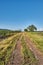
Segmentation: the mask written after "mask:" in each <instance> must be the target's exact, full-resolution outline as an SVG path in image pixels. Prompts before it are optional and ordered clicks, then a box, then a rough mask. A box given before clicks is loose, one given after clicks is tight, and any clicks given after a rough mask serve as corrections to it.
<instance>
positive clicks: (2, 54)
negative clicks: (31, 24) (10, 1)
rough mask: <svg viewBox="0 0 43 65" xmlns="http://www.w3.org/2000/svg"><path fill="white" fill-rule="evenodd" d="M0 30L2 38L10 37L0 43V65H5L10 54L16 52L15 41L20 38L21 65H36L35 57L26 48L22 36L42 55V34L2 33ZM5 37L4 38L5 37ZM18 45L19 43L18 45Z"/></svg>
mask: <svg viewBox="0 0 43 65" xmlns="http://www.w3.org/2000/svg"><path fill="white" fill-rule="evenodd" d="M2 31H3V30H1V32H0V35H2V36H4V35H3V34H6V35H10V36H8V37H7V38H5V39H3V40H1V41H0V65H6V64H7V63H8V62H9V60H10V58H11V57H12V56H11V55H12V52H13V51H15V50H16V46H17V44H16V41H18V40H19V39H20V38H21V36H22V38H21V46H22V49H21V52H22V56H23V63H22V65H36V64H37V62H38V60H37V59H36V58H35V55H34V54H33V52H32V51H31V50H30V48H29V47H28V46H27V43H26V42H25V37H24V36H23V34H24V35H25V34H26V35H27V36H28V38H29V39H30V41H32V43H33V44H35V46H36V48H38V49H39V50H40V51H41V52H42V53H43V32H20V33H16V32H12V31H10V32H9V31H8V30H7V31H6V30H4V32H2ZM6 35H5V36H6ZM18 45H19V43H18Z"/></svg>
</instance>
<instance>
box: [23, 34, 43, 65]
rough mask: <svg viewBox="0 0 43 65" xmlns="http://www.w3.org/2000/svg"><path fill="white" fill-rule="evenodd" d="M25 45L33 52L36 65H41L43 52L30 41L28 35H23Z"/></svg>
mask: <svg viewBox="0 0 43 65" xmlns="http://www.w3.org/2000/svg"><path fill="white" fill-rule="evenodd" d="M24 36H25V37H24V38H25V41H26V43H27V46H28V47H29V48H30V50H31V51H32V52H33V53H34V55H35V57H36V59H37V60H38V65H43V54H42V53H41V52H40V51H39V50H38V49H37V48H36V46H35V45H34V44H33V43H32V42H31V40H30V39H29V38H28V36H26V35H24Z"/></svg>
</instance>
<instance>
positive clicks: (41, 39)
mask: <svg viewBox="0 0 43 65" xmlns="http://www.w3.org/2000/svg"><path fill="white" fill-rule="evenodd" d="M27 34H28V37H29V38H30V39H31V41H32V42H33V43H34V44H35V45H36V47H37V48H38V49H39V50H40V51H41V52H43V32H29V33H27Z"/></svg>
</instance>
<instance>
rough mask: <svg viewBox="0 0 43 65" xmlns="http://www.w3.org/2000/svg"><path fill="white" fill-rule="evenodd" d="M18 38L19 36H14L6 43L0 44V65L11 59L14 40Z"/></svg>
mask: <svg viewBox="0 0 43 65" xmlns="http://www.w3.org/2000/svg"><path fill="white" fill-rule="evenodd" d="M19 37H20V34H18V35H17V34H16V35H14V36H12V37H10V38H9V40H7V41H6V42H5V41H4V43H0V65H6V64H7V62H8V61H9V59H10V57H11V53H12V52H13V50H14V49H15V47H16V40H18V38H19Z"/></svg>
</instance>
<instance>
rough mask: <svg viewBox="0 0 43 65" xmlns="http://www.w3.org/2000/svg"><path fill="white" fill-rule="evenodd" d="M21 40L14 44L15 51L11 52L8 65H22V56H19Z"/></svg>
mask: <svg viewBox="0 0 43 65" xmlns="http://www.w3.org/2000/svg"><path fill="white" fill-rule="evenodd" d="M21 38H22V37H21ZM21 38H20V39H19V40H18V41H17V42H16V43H17V45H16V49H15V50H14V51H13V53H12V57H11V59H10V62H9V63H8V65H22V63H23V56H22V54H21V41H20V40H21Z"/></svg>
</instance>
